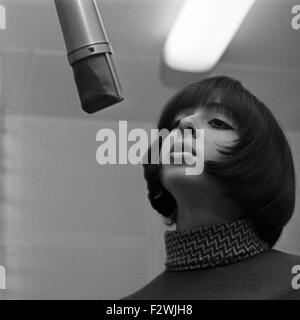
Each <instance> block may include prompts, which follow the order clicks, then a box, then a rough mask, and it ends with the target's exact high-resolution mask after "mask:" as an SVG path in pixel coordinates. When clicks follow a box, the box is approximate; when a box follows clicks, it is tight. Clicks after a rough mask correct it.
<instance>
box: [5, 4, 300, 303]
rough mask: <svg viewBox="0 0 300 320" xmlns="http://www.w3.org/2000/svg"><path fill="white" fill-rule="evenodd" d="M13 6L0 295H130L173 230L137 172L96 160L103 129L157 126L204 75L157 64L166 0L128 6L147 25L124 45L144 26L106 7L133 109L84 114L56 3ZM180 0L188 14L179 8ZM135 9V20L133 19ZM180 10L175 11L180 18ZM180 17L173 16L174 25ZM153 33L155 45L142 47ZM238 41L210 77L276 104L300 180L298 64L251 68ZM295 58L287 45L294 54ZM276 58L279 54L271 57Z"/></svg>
mask: <svg viewBox="0 0 300 320" xmlns="http://www.w3.org/2000/svg"><path fill="white" fill-rule="evenodd" d="M124 2H127V1H124ZM124 2H123V4H122V2H120V1H113V3H114V6H116V7H114V8H117V6H121V7H122V6H125V4H124ZM6 3H7V7H9V6H10V7H9V8H10V10H7V11H8V12H10V14H12V13H14V14H15V16H16V17H19V19H18V20H17V19H15V20H14V21H15V22H11V19H10V17H9V16H8V21H10V28H9V29H8V30H6V33H5V34H3V40H2V42H1V45H0V88H1V91H0V93H1V95H0V98H1V113H0V132H1V140H0V154H1V158H0V169H1V180H0V242H1V243H0V265H4V266H5V268H6V272H7V290H6V291H0V295H1V296H0V297H1V298H4V299H5V298H10V299H20V298H26V299H31V298H37V299H48V298H49V299H68V298H69V299H79V298H80V299H111V298H117V299H118V298H121V297H123V296H125V295H127V294H130V293H131V292H133V291H134V290H136V289H138V288H140V287H141V286H142V285H144V284H145V283H146V282H148V281H150V280H151V279H152V278H153V277H154V276H155V275H157V274H158V273H159V272H161V271H162V270H163V268H164V259H165V254H164V246H163V233H164V231H165V230H166V227H165V226H164V225H163V222H162V221H161V219H160V217H159V216H158V215H157V214H156V213H155V212H154V211H153V209H152V208H151V206H150V204H149V202H148V200H147V195H146V184H145V181H144V179H143V171H142V167H141V166H140V165H138V166H133V165H130V164H128V165H114V166H113V165H108V166H100V165H99V164H98V163H97V161H96V151H97V148H98V146H99V142H97V141H96V133H97V131H98V130H99V129H101V128H115V129H116V128H117V126H118V121H119V120H128V121H129V125H128V126H129V129H130V128H137V127H138V128H145V129H150V128H152V127H153V126H154V123H155V121H156V119H157V118H158V115H159V111H160V109H161V107H162V105H163V104H164V103H165V102H166V100H167V99H168V98H169V97H170V96H171V95H172V94H174V93H175V92H176V91H177V90H178V89H179V88H181V87H182V86H183V85H185V84H187V83H189V82H191V81H194V80H196V79H200V78H201V77H203V75H183V74H180V73H176V72H172V71H170V70H167V69H166V68H165V67H164V66H163V64H162V62H161V60H160V49H161V45H162V44H163V40H164V37H165V30H168V28H169V25H167V23H166V20H164V24H165V25H164V33H159V32H158V30H156V29H153V26H154V25H155V23H154V22H155V21H161V20H162V18H161V17H160V16H159V15H158V12H162V14H163V12H165V13H166V12H167V10H166V9H168V8H169V7H168V6H169V5H170V4H169V2H167V1H145V2H144V3H143V5H141V4H138V3H141V2H137V1H128V3H127V5H129V6H131V7H130V8H131V9H132V8H136V9H137V10H138V11H137V12H138V13H137V14H138V17H139V19H138V21H136V22H135V23H137V24H140V25H143V26H144V29H140V30H139V32H140V33H136V34H133V35H132V38H129V37H124V40H122V39H121V38H122V37H121V36H122V32H123V31H124V30H125V29H126V28H127V29H128V30H129V29H130V28H132V30H133V29H134V28H136V25H131V24H128V25H122V23H123V22H122V21H125V20H126V21H127V20H128V21H133V19H130V18H129V17H128V18H126V19H125V17H123V18H121V17H119V19H117V20H115V21H116V25H115V24H113V23H112V22H111V20H110V19H109V17H110V15H111V16H113V15H112V10H111V9H110V5H109V2H108V1H104V5H103V9H104V12H106V13H107V15H105V17H107V18H106V20H105V21H104V22H106V21H107V22H108V25H107V31H108V33H109V34H111V35H112V37H111V38H112V44H113V45H114V47H115V49H116V52H117V53H116V55H115V58H116V65H117V67H118V71H119V74H120V79H121V80H122V84H123V86H124V91H125V101H124V102H122V103H121V104H119V105H115V106H114V107H112V108H109V109H107V110H104V111H103V112H101V113H98V114H95V115H93V116H89V115H86V114H84V112H83V111H82V110H81V107H80V103H79V99H78V96H77V92H76V87H75V84H74V81H73V78H72V73H71V69H70V68H69V67H68V64H67V60H66V57H65V52H64V49H63V41H62V36H61V34H60V31H59V25H58V22H57V20H56V17H55V15H54V14H55V11H54V7H53V4H52V3H51V1H43V5H42V4H41V2H38V1H32V2H31V1H27V3H26V5H24V2H22V1H16V0H14V1H10V2H6ZM172 3H173V2H172ZM175 3H176V4H177V6H178V8H179V4H181V2H180V1H175ZM33 6H35V7H34V9H35V10H39V12H40V16H39V17H38V18H35V17H33V12H34V10H33ZM145 6H147V7H146V9H147V10H146V9H145ZM122 8H123V7H122ZM124 8H125V7H124ZM124 8H123V9H124ZM130 8H129V9H128V14H130V13H129V12H133V10H130ZM35 12H36V11H35ZM116 12H123V11H122V10H119V11H116ZM147 12H150V14H152V16H153V17H154V18H155V19H154V21H152V22H151V23H153V26H152V27H151V28H150V27H149V26H147V25H145V24H143V23H142V22H143V21H147V20H146V19H145V18H146V17H144V16H143V14H146V13H147ZM168 12H169V11H168ZM176 12H177V7H176V8H175V7H174V8H173V15H174V16H176ZM254 13H255V12H254ZM254 13H253V14H254ZM109 14H110V15H109ZM270 14H272V16H274V17H278V16H277V15H276V14H274V12H273V13H272V11H271V12H270ZM126 17H127V16H126ZM159 17H160V19H159ZM42 18H43V22H44V23H43V25H42V26H40V22H41V20H42ZM122 19H123V20H122ZM171 20H172V19H171V18H170V16H169V18H168V19H167V21H169V22H170V23H171ZM269 21H272V20H269ZM126 23H129V22H126ZM269 23H272V22H269ZM124 24H125V23H124ZM39 26H40V29H39V28H38V27H39ZM245 28H246V29H243V30H244V31H243V32H246V31H247V32H249V33H250V34H251V35H253V33H251V28H250V29H249V28H248V29H247V26H246V27H245ZM24 30H26V31H24ZM130 30H131V29H130ZM153 30H154V31H153ZM245 30H246V31H245ZM277 31H278V30H277ZM147 32H149V34H151V35H152V36H153V38H151V37H150V38H149V39H148V40H147V41H146V42H143V41H145V40H144V39H145V34H146V33H147ZM150 32H153V33H150ZM279 33H280V32H279ZM119 34H120V36H119V38H118V37H117V36H116V35H119ZM126 34H127V33H126ZM246 34H247V33H246ZM255 34H257V33H255ZM280 34H281V33H280ZM123 35H124V34H123ZM147 35H148V33H147ZM46 36H47V37H46ZM292 36H294V34H293V35H292ZM26 37H28V39H27V38H26ZM46 38H47V41H46V40H45V39H46ZM266 38H267V36H266ZM16 39H17V40H16ZM157 39H158V40H157ZM240 39H241V38H237V39H236V41H235V42H233V44H232V46H231V49H230V50H229V51H228V52H227V54H226V56H225V57H224V59H223V60H222V61H221V63H220V64H219V65H218V67H217V68H216V69H215V70H214V71H213V72H212V73H211V74H210V75H214V74H226V75H229V76H234V77H236V78H238V79H241V80H242V82H243V84H244V85H245V86H247V87H248V88H249V89H250V90H251V91H253V92H254V93H255V94H256V95H257V96H258V97H259V98H261V99H262V100H263V101H265V102H266V103H267V105H268V106H270V108H271V110H272V111H273V112H274V114H275V116H276V117H277V119H278V120H279V121H280V123H281V124H282V126H283V128H284V130H285V132H286V134H287V135H288V138H289V141H290V143H291V146H292V150H293V153H294V159H295V165H296V171H297V178H298V179H299V175H300V167H299V163H300V145H299V140H300V131H299V101H300V92H299V90H298V84H299V83H300V66H298V68H295V67H294V66H293V67H292V66H289V65H287V64H286V65H283V64H284V63H286V62H282V64H281V66H278V65H274V63H273V62H272V63H273V64H272V63H271V62H270V63H269V62H268V61H267V60H266V59H265V60H264V58H263V56H259V58H258V57H257V56H255V55H254V52H252V54H253V61H252V63H249V61H248V63H243V62H242V61H240V60H239V59H240V56H239V54H238V53H239V52H240V51H243V50H245V51H247V50H246V49H245V48H244V45H245V43H243V42H242V41H238V40H240ZM242 39H243V38H242ZM283 39H284V41H286V38H285V37H284V38H283ZM154 40H157V42H155V41H154ZM130 41H132V43H130ZM152 41H153V43H155V46H154V45H153V43H152ZM128 42H129V43H128ZM257 43H260V45H261V46H263V42H259V41H257ZM131 44H132V45H131ZM239 44H240V46H239ZM147 46H148V47H147ZM131 50H132V51H131ZM253 50H257V48H256V47H255V48H253ZM290 51H291V49H290V48H289V47H288V46H287V47H286V52H287V53H288V52H290ZM250 56H251V55H250ZM271 56H272V51H270V52H269V53H267V54H265V58H266V57H270V58H271ZM274 56H276V51H274ZM255 57H257V58H255ZM280 61H281V60H280ZM282 61H283V60H282ZM289 63H291V62H289ZM283 187H284V186H283ZM299 200H300V199H299V192H298V191H297V206H296V210H295V214H294V217H293V219H292V220H291V222H290V223H289V224H288V226H287V227H286V229H285V232H284V233H283V235H282V238H281V239H280V241H279V243H278V244H277V248H279V249H282V250H285V251H288V252H292V253H298V254H300V235H299V232H298V230H299V227H300V217H299Z"/></svg>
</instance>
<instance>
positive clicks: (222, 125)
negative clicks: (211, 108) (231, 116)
mask: <svg viewBox="0 0 300 320" xmlns="http://www.w3.org/2000/svg"><path fill="white" fill-rule="evenodd" d="M207 123H208V124H209V125H210V126H211V127H213V128H216V129H222V130H234V129H233V128H232V126H230V125H229V124H228V123H226V122H224V121H223V120H221V119H212V120H210V121H208V122H207Z"/></svg>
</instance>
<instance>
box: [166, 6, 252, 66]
mask: <svg viewBox="0 0 300 320" xmlns="http://www.w3.org/2000/svg"><path fill="white" fill-rule="evenodd" d="M254 2H255V0H186V2H185V3H184V5H183V8H182V10H181V12H180V13H179V16H178V17H177V19H176V21H175V24H174V26H173V27H172V30H171V32H170V33H169V35H168V38H167V41H166V43H165V47H164V52H163V54H164V58H165V61H166V64H167V65H168V66H169V67H170V68H173V69H176V70H179V71H188V72H207V71H210V70H211V69H212V68H213V67H214V66H215V65H216V64H217V62H218V61H219V59H220V58H221V57H222V55H223V53H224V52H225V50H226V48H227V47H228V45H229V43H230V42H231V40H232V38H233V37H234V35H235V33H236V32H237V31H238V29H239V27H240V26H241V24H242V22H243V20H244V19H245V17H246V16H247V14H248V13H249V11H250V10H251V8H252V6H253V5H254Z"/></svg>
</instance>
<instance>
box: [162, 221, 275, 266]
mask: <svg viewBox="0 0 300 320" xmlns="http://www.w3.org/2000/svg"><path fill="white" fill-rule="evenodd" d="M165 247H166V253H167V259H166V263H165V266H166V270H167V271H185V270H196V269H205V268H210V267H217V266H221V265H226V264H230V263H233V262H237V261H240V260H243V259H247V258H250V257H253V256H255V255H258V254H260V253H262V252H264V251H266V250H267V249H269V246H268V244H267V243H266V242H264V241H263V240H261V239H260V238H259V237H258V235H257V233H256V231H255V229H254V226H253V224H252V223H251V222H250V220H249V219H247V218H244V217H239V218H237V219H236V220H233V221H229V222H226V223H223V224H218V225H212V226H205V227H199V228H193V229H190V230H183V231H177V230H172V231H166V232H165Z"/></svg>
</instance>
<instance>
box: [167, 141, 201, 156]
mask: <svg viewBox="0 0 300 320" xmlns="http://www.w3.org/2000/svg"><path fill="white" fill-rule="evenodd" d="M171 154H176V155H181V156H183V155H184V154H192V155H193V156H196V155H197V153H196V150H195V149H194V148H193V146H192V145H191V144H190V143H189V142H187V141H176V142H175V143H173V145H172V147H171V149H170V155H171Z"/></svg>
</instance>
